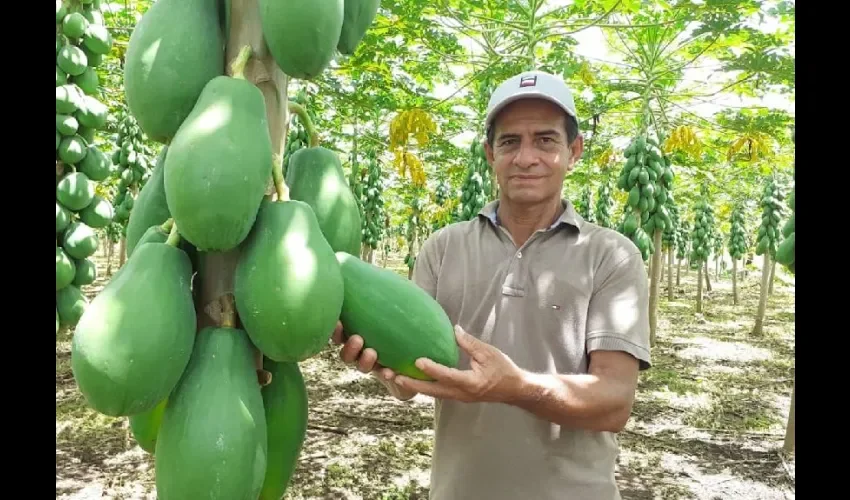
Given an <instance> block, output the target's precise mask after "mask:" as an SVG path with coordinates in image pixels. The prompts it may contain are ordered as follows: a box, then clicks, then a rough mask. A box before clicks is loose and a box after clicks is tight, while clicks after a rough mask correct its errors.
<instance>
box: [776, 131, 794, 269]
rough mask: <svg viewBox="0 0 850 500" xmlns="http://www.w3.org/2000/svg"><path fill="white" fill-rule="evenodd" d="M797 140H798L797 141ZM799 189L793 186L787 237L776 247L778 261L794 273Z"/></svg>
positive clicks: (786, 225)
mask: <svg viewBox="0 0 850 500" xmlns="http://www.w3.org/2000/svg"><path fill="white" fill-rule="evenodd" d="M791 140H792V141H795V137H794V135H793V134H792V136H791ZM795 142H796V141H795ZM792 179H793V180H794V182H796V181H797V162H796V161H795V162H794V172H793V174H792ZM796 190H797V186H796V185H795V186H794V187H792V188H791V194H790V195H789V196H788V207H789V208H790V209H791V217H789V218H788V220H787V221H786V222H785V225H784V226H782V236H784V237H785V239H784V240H782V243H780V244H779V248H777V249H776V262H778V263H780V264H782V265H783V266H785V267H786V268H787V269H788V270H789V271H791V273H794V269H795V266H794V263H795V262H796V257H797V256H796V250H795V244H796V234H797V232H796V224H795V222H794V219H795V216H796V214H797V209H796V208H795V206H796V205H795V202H794V198H795V196H794V192H795V191H796Z"/></svg>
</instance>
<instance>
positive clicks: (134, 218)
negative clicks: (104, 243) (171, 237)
mask: <svg viewBox="0 0 850 500" xmlns="http://www.w3.org/2000/svg"><path fill="white" fill-rule="evenodd" d="M167 152H168V146H163V148H162V150H161V151H160V152H159V155H157V157H156V163H155V164H154V167H153V170H152V171H151V176H150V177H149V178H148V181H147V182H146V183H145V185H144V186H142V190H141V191H139V195H138V196H137V197H136V201H135V203H134V204H133V211H132V212H130V220H129V221H128V222H127V236H126V238H127V240H126V243H125V244H126V245H127V247H126V248H127V256H128V257H129V256H131V255H133V249H134V248H136V243H137V242H138V241H139V238H141V237H142V235H143V234H145V231H147V230H148V228H150V227H151V226H157V225H160V224H162V223H164V222H165V221H166V220H168V218H169V217H171V212H169V210H168V203H167V202H166V201H165V183H164V179H165V155H166V154H167Z"/></svg>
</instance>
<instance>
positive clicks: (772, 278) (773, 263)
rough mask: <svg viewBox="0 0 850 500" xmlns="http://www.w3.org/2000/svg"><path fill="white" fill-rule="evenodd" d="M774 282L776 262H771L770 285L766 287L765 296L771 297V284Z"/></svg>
mask: <svg viewBox="0 0 850 500" xmlns="http://www.w3.org/2000/svg"><path fill="white" fill-rule="evenodd" d="M774 281H776V261H775V260H774V261H771V264H770V285H768V287H767V294H768V295H773V283H774Z"/></svg>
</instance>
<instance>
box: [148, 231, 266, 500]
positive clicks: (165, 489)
mask: <svg viewBox="0 0 850 500" xmlns="http://www.w3.org/2000/svg"><path fill="white" fill-rule="evenodd" d="M147 246H148V245H145V246H143V247H141V248H140V249H139V250H140V251H141V249H142V248H146V247H147ZM267 443H268V440H267V435H266V417H265V411H264V408H263V396H262V394H261V392H260V384H259V383H257V372H256V369H255V366H254V352H253V347H252V346H251V342H250V341H249V340H248V336H247V335H246V333H245V332H244V331H243V330H239V329H236V328H229V327H217V328H216V327H207V328H204V329H203V330H201V331H200V332H198V335H197V338H196V340H195V348H194V351H193V353H192V359H191V361H190V362H189V365H188V366H187V367H186V372H185V374H184V375H183V378H182V379H181V380H180V383H179V384H178V385H177V387H176V388H175V389H174V392H172V394H171V396H170V397H169V398H168V404H167V405H166V407H165V413H164V415H163V417H162V423H161V424H160V427H159V434H158V435H157V440H156V450H155V455H156V490H157V495H158V497H159V498H160V500H185V499H190V498H192V499H194V498H197V499H201V498H203V499H205V500H257V497H258V495H259V494H260V488H261V487H262V486H263V478H264V477H265V474H266V450H267Z"/></svg>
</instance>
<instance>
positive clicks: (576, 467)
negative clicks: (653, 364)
mask: <svg viewBox="0 0 850 500" xmlns="http://www.w3.org/2000/svg"><path fill="white" fill-rule="evenodd" d="M562 204H563V207H564V210H563V212H562V214H561V216H560V217H559V218H558V219H557V220H556V221H555V222H554V223H553V224H552V225H551V226H550V227H549V228H547V229H544V230H539V231H537V232H535V233H534V234H533V235H532V236H531V237H530V238H529V239H528V241H527V242H526V243H525V244H524V245H522V247H520V248H517V246H516V245H515V244H514V242H513V239H512V238H511V236H510V234H509V233H508V232H507V230H506V229H504V228H503V227H502V226H501V225H500V224H499V221H498V217H497V208H498V201H493V202H491V203H489V204H488V205H486V206H485V207H484V208H483V209H482V210H481V212H479V214H478V216H477V217H476V218H475V219H473V220H470V221H465V222H460V223H456V224H451V225H449V226H446V227H444V228H442V229H440V230H438V231H436V232H435V233H433V234H432V235H431V236H430V237H429V238H428V239H427V240H426V241H425V243H424V244H423V245H422V248H421V251H420V253H419V256H418V258H417V259H416V264H415V268H414V276H413V279H414V281H415V282H416V284H417V285H419V286H420V287H422V288H423V289H424V290H425V291H427V292H428V293H429V294H430V295H431V296H432V297H434V298H435V299H436V300H437V301H438V302H439V303H440V305H441V306H442V307H443V309H444V310H445V311H446V313H447V314H448V316H449V319H450V320H451V321H452V323H453V324H459V325H460V326H461V327H462V328H463V329H464V330H465V331H467V332H468V333H470V334H471V335H474V336H476V337H478V338H479V339H481V340H483V341H485V342H487V343H490V344H492V345H494V346H495V347H497V348H499V349H500V350H501V351H502V352H504V353H505V354H506V355H508V356H509V357H510V358H511V359H512V360H513V361H514V362H515V363H516V364H517V365H518V366H519V367H520V368H523V369H525V370H529V371H532V372H536V373H553V374H554V373H559V374H569V373H587V368H588V353H589V352H591V351H594V350H600V349H601V350H618V351H625V352H627V353H629V354H631V355H633V356H635V357H636V358H637V359H638V360H639V361H640V368H641V369H642V370H643V369H646V368H648V367H649V364H650V355H649V317H648V314H649V313H648V284H647V276H646V270H645V268H644V263H643V260H642V258H641V254H640V251H639V250H638V248H637V247H636V246H635V245H634V243H632V242H631V241H630V240H629V239H628V238H626V237H625V236H623V235H621V234H620V233H618V232H616V231H614V230H612V229H607V228H603V227H600V226H598V225H596V224H592V223H589V222H586V221H584V220H583V219H582V218H581V216H579V215H578V214H577V213H576V211H575V209H574V208H573V207H572V205H571V204H570V203H569V202H568V201H566V200H563V201H562ZM460 368H461V369H468V368H469V358H468V356H467V355H465V354H464V353H463V352H462V351H461V359H460ZM617 455H618V445H617V441H616V437H615V435H614V434H612V433H608V432H590V431H584V430H577V429H570V428H562V427H560V426H559V425H556V424H553V423H550V422H548V421H546V420H544V419H541V418H538V417H537V416H535V415H533V414H531V413H530V412H527V411H525V410H522V409H520V408H517V407H514V406H510V405H507V404H501V403H472V404H469V403H462V402H457V401H448V400H447V401H440V400H437V402H436V423H435V445H434V452H433V461H432V467H431V494H430V498H432V499H434V500H477V499H481V500H509V499H510V500H520V499H522V500H525V499H528V500H550V499H551V500H555V499H558V500H563V499H569V500H618V499H619V498H620V495H619V492H618V488H617V485H616V482H615V478H614V470H615V464H616V460H617Z"/></svg>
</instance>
